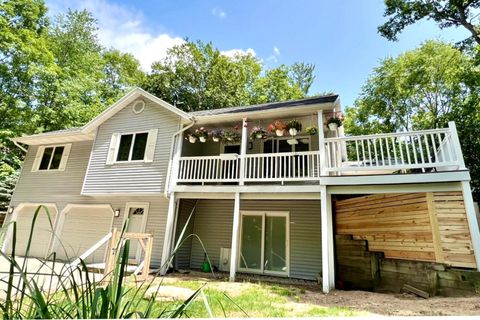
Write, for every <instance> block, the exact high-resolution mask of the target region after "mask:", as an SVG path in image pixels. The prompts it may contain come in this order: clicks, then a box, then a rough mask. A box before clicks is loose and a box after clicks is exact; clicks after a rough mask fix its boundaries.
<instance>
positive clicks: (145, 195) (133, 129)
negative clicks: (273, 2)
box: [3, 88, 480, 292]
mask: <svg viewBox="0 0 480 320" xmlns="http://www.w3.org/2000/svg"><path fill="white" fill-rule="evenodd" d="M340 110H341V106H340V102H339V97H338V96H337V95H327V96H321V97H313V98H307V99H302V100H295V101H285V102H276V103H267V104H261V105H254V106H245V107H232V108H223V109H214V110H207V111H199V112H192V113H186V112H184V111H181V110H179V109H177V108H176V107H174V106H172V105H170V104H168V103H166V102H165V101H162V100H161V99H159V98H157V97H155V96H153V95H151V94H149V93H147V92H145V91H143V90H142V89H138V88H137V89H134V90H133V91H131V92H130V93H128V94H127V95H125V96H124V97H123V98H121V99H120V100H119V101H118V102H116V103H115V104H114V105H112V106H110V107H109V108H108V109H106V110H105V111H104V112H103V113H102V114H100V115H99V116H97V117H96V118H95V119H93V120H92V121H90V122H89V123H87V124H86V125H84V126H83V127H81V128H74V129H67V130H61V131H55V132H47V133H42V134H36V135H31V136H24V137H18V138H15V139H14V142H15V143H16V144H17V145H18V146H19V147H21V148H25V146H28V150H27V151H26V152H27V153H26V158H25V161H24V164H23V167H22V173H21V175H20V178H19V181H18V184H17V186H16V189H15V192H14V194H13V197H12V200H11V203H10V207H9V214H8V215H7V221H12V220H16V221H17V223H18V230H17V234H18V235H17V248H16V254H18V255H22V254H25V248H26V242H27V236H26V235H27V234H28V233H29V230H30V226H31V220H32V217H33V214H34V212H35V209H36V208H37V206H38V205H40V204H43V205H45V206H46V207H47V208H48V209H49V213H50V217H51V223H52V225H53V230H54V233H53V234H52V231H51V227H49V218H48V216H47V215H45V214H41V215H39V217H38V220H37V222H36V224H37V228H36V230H35V234H34V241H33V244H32V248H31V255H33V256H35V257H39V258H44V257H46V256H47V255H48V254H49V253H51V252H56V253H57V257H58V258H59V259H63V260H67V261H71V260H73V259H75V258H77V257H78V256H79V255H80V254H82V253H83V252H85V251H86V250H88V249H89V248H90V247H92V246H93V245H95V244H96V243H97V242H98V241H99V240H100V239H102V237H104V236H105V235H106V234H108V233H109V232H110V230H112V228H114V227H115V228H121V227H122V225H123V223H124V221H125V220H126V219H127V218H129V221H130V223H129V227H128V228H129V229H128V231H130V232H148V233H152V234H153V235H154V242H153V251H152V264H153V265H158V266H160V265H161V264H162V262H165V261H166V260H167V259H168V257H169V256H170V254H171V252H172V250H173V247H174V243H176V242H178V240H179V239H178V238H179V235H180V233H181V231H182V230H183V229H186V234H195V235H197V236H198V238H199V239H201V242H200V241H199V240H198V239H197V238H195V237H189V238H187V239H186V240H185V241H184V243H183V245H182V246H181V247H180V249H179V250H178V252H177V254H176V256H175V261H174V265H175V267H176V268H193V269H199V268H200V267H201V265H202V263H203V262H204V261H205V257H206V255H205V253H204V250H203V246H204V247H205V249H206V251H207V253H208V257H209V259H210V260H211V263H212V264H213V265H214V266H215V267H216V268H218V269H220V270H223V271H227V272H229V275H230V279H231V280H234V279H235V276H236V273H237V272H242V273H254V274H266V275H274V276H279V277H291V278H298V279H307V280H315V279H319V278H321V283H322V287H323V290H324V291H325V292H328V291H329V290H330V289H332V288H333V287H334V286H335V280H336V277H337V280H338V278H339V277H341V276H342V275H348V274H353V278H361V276H363V275H364V274H367V273H368V274H369V272H370V271H371V270H370V268H372V265H371V264H370V257H374V256H376V255H377V254H378V255H380V256H381V257H383V258H384V259H386V260H385V261H387V260H388V259H393V261H394V263H395V261H417V262H419V263H423V262H424V263H429V264H438V265H443V266H447V267H455V268H463V269H465V270H478V269H479V268H480V234H479V229H478V224H477V219H476V216H475V212H474V207H473V200H472V195H471V190H470V184H469V180H470V176H469V172H468V170H467V169H466V167H465V164H464V161H463V156H462V151H461V148H460V144H459V140H458V136H457V132H456V129H455V125H454V123H450V124H449V126H448V128H444V129H432V130H425V131H415V132H402V133H389V134H378V135H367V136H353V137H350V136H344V135H343V133H342V130H341V129H342V128H341V127H340V128H339V129H335V130H330V129H329V128H327V126H325V120H326V119H328V118H329V117H332V114H335V113H336V112H338V111H340ZM293 119H296V120H297V121H298V122H300V123H301V124H302V127H303V128H302V129H301V130H298V132H297V133H296V135H294V136H292V135H290V134H289V133H284V135H283V136H277V135H276V134H275V133H274V134H267V135H262V134H260V135H259V138H258V139H253V140H252V139H251V137H250V134H251V130H252V128H253V127H255V126H263V127H266V126H267V125H268V124H270V123H273V122H275V121H276V120H281V121H283V122H288V121H290V120H293ZM306 127H316V128H319V130H318V133H316V134H313V135H309V134H307V133H306ZM201 128H208V129H211V130H212V129H224V130H228V134H227V133H225V132H224V134H223V136H224V138H225V137H228V138H230V139H231V140H232V141H229V140H228V139H223V141H219V142H215V141H213V139H211V138H209V139H207V141H206V142H201V141H199V139H198V137H196V138H194V137H192V138H191V141H190V138H188V137H189V134H192V133H194V132H195V130H197V132H199V131H198V130H200V131H201V130H203V129H201ZM280 133H281V132H279V134H280ZM294 133H295V132H294ZM253 138H256V136H253ZM202 140H203V138H202ZM215 140H216V139H215ZM191 142H194V143H191ZM187 222H188V223H187ZM11 237H12V232H9V234H8V236H7V239H6V241H5V243H4V245H3V250H6V251H9V250H11ZM355 250H357V251H355ZM357 253H359V254H357ZM104 257H105V248H104V247H102V248H100V249H98V250H96V251H95V252H94V253H93V254H92V255H91V256H89V257H88V261H89V262H102V261H103V259H104ZM364 257H367V258H368V261H367V262H366V264H365V268H366V269H365V270H367V269H368V270H370V271H368V270H367V271H368V272H363V271H365V270H363V269H359V268H360V267H359V265H358V263H359V261H361V262H362V263H364V262H365V261H363V260H362V259H363V258H364ZM130 258H131V259H136V260H141V250H139V248H138V246H133V248H131V250H130ZM388 261H391V260H388ZM385 263H387V262H385ZM349 264H353V265H349ZM375 268H378V266H377V267H375ZM359 270H360V272H359ZM362 270H363V271H362ZM373 273H375V272H373ZM337 282H338V281H337Z"/></svg>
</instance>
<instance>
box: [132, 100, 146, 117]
mask: <svg viewBox="0 0 480 320" xmlns="http://www.w3.org/2000/svg"><path fill="white" fill-rule="evenodd" d="M143 109H145V102H144V101H142V100H139V101H136V102H135V103H134V104H133V113H136V114H139V113H140V112H142V111H143Z"/></svg>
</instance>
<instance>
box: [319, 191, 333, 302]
mask: <svg viewBox="0 0 480 320" xmlns="http://www.w3.org/2000/svg"><path fill="white" fill-rule="evenodd" d="M320 208H321V229H322V291H323V293H328V292H330V290H331V289H333V288H335V264H334V254H335V252H334V249H333V222H332V220H333V217H332V196H331V195H330V194H328V193H327V186H325V185H321V186H320Z"/></svg>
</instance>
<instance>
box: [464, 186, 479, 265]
mask: <svg viewBox="0 0 480 320" xmlns="http://www.w3.org/2000/svg"><path fill="white" fill-rule="evenodd" d="M460 183H461V184H462V193H463V202H464V204H465V211H466V212H467V221H468V228H469V229H470V238H471V239H472V245H473V253H474V254H475V262H476V264H477V270H478V271H480V232H479V230H478V221H477V216H476V214H475V207H474V205H473V197H472V189H471V188H470V182H468V181H462V182H460Z"/></svg>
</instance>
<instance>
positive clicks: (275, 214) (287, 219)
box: [237, 210, 290, 277]
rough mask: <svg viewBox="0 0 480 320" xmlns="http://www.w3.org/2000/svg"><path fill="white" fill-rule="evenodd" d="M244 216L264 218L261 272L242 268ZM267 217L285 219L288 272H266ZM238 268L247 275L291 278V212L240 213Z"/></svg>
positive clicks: (253, 211)
mask: <svg viewBox="0 0 480 320" xmlns="http://www.w3.org/2000/svg"><path fill="white" fill-rule="evenodd" d="M244 216H258V217H262V239H261V241H262V243H261V261H260V265H261V268H260V270H256V269H248V268H241V267H240V265H241V263H240V262H241V259H240V255H241V252H242V248H241V246H242V236H243V217H244ZM267 217H285V232H286V234H285V241H286V242H285V250H286V252H285V260H286V261H285V267H286V271H285V272H282V271H270V270H265V232H266V231H265V225H266V218H267ZM237 268H238V271H241V272H245V273H256V274H266V275H275V276H283V277H290V212H289V211H266V210H241V211H240V232H239V241H238V250H237Z"/></svg>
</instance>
